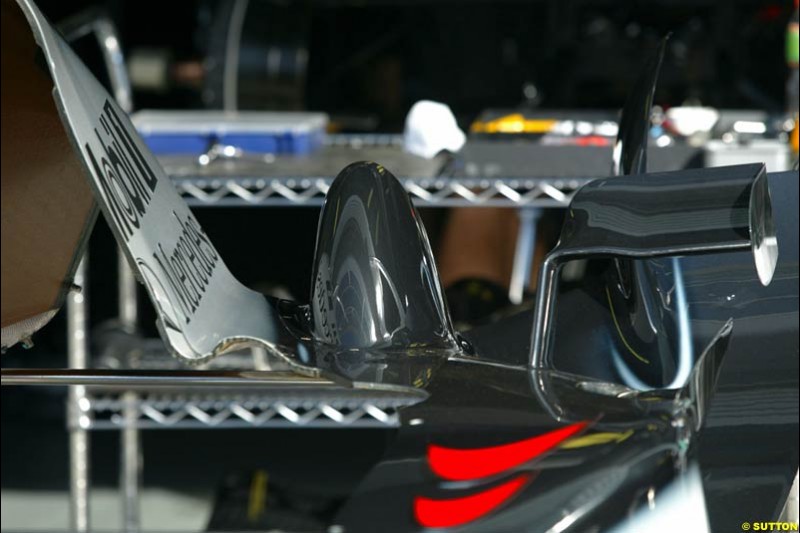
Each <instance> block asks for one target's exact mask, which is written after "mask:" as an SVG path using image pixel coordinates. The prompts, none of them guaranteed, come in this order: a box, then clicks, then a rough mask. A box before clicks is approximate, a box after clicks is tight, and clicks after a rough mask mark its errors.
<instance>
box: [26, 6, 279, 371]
mask: <svg viewBox="0 0 800 533" xmlns="http://www.w3.org/2000/svg"><path fill="white" fill-rule="evenodd" d="M18 3H19V5H20V7H21V9H22V11H23V12H24V14H25V16H26V18H27V19H28V22H29V24H30V26H31V28H32V30H33V33H34V38H35V39H36V42H37V43H38V45H39V46H40V47H41V49H42V51H43V52H44V56H45V59H46V63H47V68H48V69H49V71H50V74H51V77H52V79H53V83H54V89H53V93H54V99H55V101H56V104H57V106H58V108H59V112H60V113H61V115H62V120H63V122H64V126H65V129H66V130H67V133H68V135H69V136H70V137H71V140H72V141H73V143H74V145H75V148H76V151H77V152H79V153H80V155H81V159H82V160H83V162H84V164H85V166H86V170H87V174H88V175H89V176H90V177H91V180H90V181H91V185H92V187H93V189H94V193H95V196H96V198H97V201H98V203H99V204H100V207H101V209H102V212H103V214H104V215H105V218H106V220H107V221H108V224H109V226H110V227H111V229H112V231H113V233H114V235H115V237H116V239H117V241H118V242H119V244H120V246H121V247H122V249H123V250H124V252H125V254H126V256H127V258H128V260H129V262H130V265H131V266H132V267H133V269H134V272H135V273H136V275H137V276H138V278H139V279H140V281H142V282H143V283H144V284H145V286H146V288H147V292H148V294H149V296H150V298H151V299H152V301H153V303H154V305H155V307H156V310H157V313H158V321H157V323H158V328H159V330H160V332H161V335H162V337H163V338H164V340H165V342H166V344H167V345H168V347H169V349H170V350H171V351H172V352H173V353H174V354H175V355H178V356H180V357H182V358H185V359H188V360H193V361H200V360H203V359H206V358H208V357H211V356H214V355H216V354H219V353H222V352H225V351H228V350H231V349H236V348H241V347H243V346H245V345H248V344H253V343H257V344H262V345H267V346H268V347H270V346H273V347H274V344H275V342H276V340H277V338H278V331H276V326H275V324H277V323H278V321H276V320H275V318H276V317H275V316H274V315H275V311H274V309H273V307H272V306H271V304H270V303H269V302H268V301H267V299H266V298H265V297H264V296H262V295H261V294H259V293H256V292H254V291H252V290H250V289H248V288H246V287H245V286H243V285H242V284H241V283H239V282H238V281H237V280H236V279H235V278H234V277H233V275H232V274H231V272H230V271H229V270H228V268H227V267H226V266H225V264H224V262H223V261H222V258H221V257H220V255H219V253H218V252H217V250H216V249H215V248H214V246H213V245H212V243H211V241H210V240H209V239H208V237H207V236H206V234H205V232H204V231H203V229H202V228H201V227H200V224H198V222H197V220H196V219H195V217H194V216H193V215H192V213H191V212H190V211H189V209H188V207H187V206H186V203H185V202H184V201H183V199H182V198H181V197H180V196H179V195H178V193H177V192H176V190H175V188H174V187H173V185H172V183H171V182H170V180H169V178H168V177H167V176H166V175H165V173H164V171H163V170H162V168H161V167H160V165H159V164H158V162H157V161H156V159H155V157H154V156H153V155H152V154H151V153H150V151H149V150H148V149H147V147H146V146H145V145H144V143H143V142H142V141H141V139H140V138H139V136H138V134H137V133H136V131H135V129H134V127H133V125H132V124H131V122H130V120H128V117H127V115H126V114H125V113H124V112H123V111H122V110H121V109H120V107H119V106H118V105H117V104H116V102H115V101H114V99H113V98H112V97H111V96H110V95H109V94H108V93H107V91H106V90H105V89H104V88H103V87H102V86H101V85H100V83H99V82H98V81H97V80H96V79H95V78H94V76H93V75H92V74H91V73H90V72H89V71H88V70H87V68H86V67H85V65H84V64H83V63H82V62H81V60H80V59H79V58H78V57H77V56H76V55H75V54H74V52H73V51H72V50H71V49H70V48H69V46H68V45H67V44H66V43H65V41H64V40H63V39H62V38H61V36H60V35H59V34H58V33H57V32H56V31H55V30H54V29H53V28H52V26H51V25H50V24H49V22H48V21H47V20H46V19H45V17H44V16H43V15H42V13H41V12H40V11H39V9H38V8H37V7H36V5H35V4H34V3H33V2H32V1H30V0H19V2H18Z"/></svg>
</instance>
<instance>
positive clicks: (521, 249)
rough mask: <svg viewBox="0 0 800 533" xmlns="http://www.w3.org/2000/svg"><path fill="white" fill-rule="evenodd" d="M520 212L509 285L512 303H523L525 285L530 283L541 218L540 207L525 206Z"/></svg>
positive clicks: (509, 295)
mask: <svg viewBox="0 0 800 533" xmlns="http://www.w3.org/2000/svg"><path fill="white" fill-rule="evenodd" d="M518 213H519V231H517V245H516V248H515V251H514V266H513V270H512V271H511V283H510V284H509V287H508V299H509V300H511V303H512V304H520V303H522V296H523V294H524V292H525V287H527V286H528V285H530V280H531V268H532V266H533V254H534V251H535V250H536V223H537V222H538V220H539V210H538V209H535V208H523V209H520V210H519V212H518Z"/></svg>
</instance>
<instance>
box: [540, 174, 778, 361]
mask: <svg viewBox="0 0 800 533" xmlns="http://www.w3.org/2000/svg"><path fill="white" fill-rule="evenodd" d="M766 178H767V175H766V171H765V168H764V165H763V164H752V165H740V166H733V167H719V168H707V169H697V170H679V171H674V172H662V173H653V174H649V175H648V179H644V180H643V179H641V176H619V177H612V178H605V179H598V180H595V181H592V182H590V183H588V184H587V185H585V186H584V187H582V188H581V189H580V190H579V191H578V192H577V193H576V194H575V196H574V197H573V199H572V202H571V203H570V207H569V210H568V212H567V217H566V220H565V222H564V226H563V228H562V231H561V237H560V239H559V242H558V244H557V245H556V247H555V248H554V249H553V250H552V251H551V252H550V254H549V255H548V256H547V258H546V259H545V261H544V262H543V264H542V267H541V271H540V277H539V279H540V280H541V282H540V285H539V286H540V289H539V291H538V293H537V295H536V313H535V319H534V320H535V323H534V327H533V338H532V343H531V356H530V364H531V366H533V367H534V368H551V367H552V354H551V353H550V352H551V350H550V346H549V345H550V339H551V338H552V336H553V332H552V331H551V330H552V323H553V321H554V314H555V303H556V302H555V300H556V292H557V288H558V275H559V271H560V269H561V267H562V266H563V264H564V263H566V262H568V261H570V260H573V259H584V258H587V257H622V258H632V259H643V258H648V257H666V256H681V255H692V254H706V253H719V252H727V251H737V250H748V249H749V250H752V253H753V258H754V261H755V267H756V271H757V272H758V277H759V279H760V280H761V283H762V284H764V285H768V284H769V283H770V281H771V280H772V276H773V274H774V272H775V267H776V264H777V260H778V242H777V237H776V234H775V226H774V222H773V219H772V203H771V200H770V194H769V187H768V184H767V179H766Z"/></svg>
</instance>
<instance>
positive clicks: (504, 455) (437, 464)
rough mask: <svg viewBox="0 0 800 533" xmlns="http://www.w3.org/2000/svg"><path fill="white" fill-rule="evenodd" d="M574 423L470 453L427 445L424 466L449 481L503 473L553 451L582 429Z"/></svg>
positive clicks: (583, 425) (578, 424)
mask: <svg viewBox="0 0 800 533" xmlns="http://www.w3.org/2000/svg"><path fill="white" fill-rule="evenodd" d="M587 424H588V422H578V423H576V424H571V425H569V426H566V427H563V428H560V429H556V430H553V431H550V432H547V433H545V434H543V435H538V436H536V437H531V438H530V439H525V440H521V441H518V442H512V443H510V444H502V445H500V446H492V447H489V448H477V449H472V450H458V449H453V448H445V447H443V446H436V445H434V444H431V445H430V446H428V464H429V465H430V467H431V470H433V472H434V473H436V474H437V475H438V476H440V477H442V478H444V479H449V480H453V481H464V480H468V479H478V478H482V477H487V476H492V475H495V474H499V473H501V472H505V471H506V470H509V469H511V468H514V467H515V466H519V465H521V464H523V463H526V462H528V461H530V460H531V459H533V458H535V457H537V456H539V455H541V454H543V453H545V452H547V451H549V450H551V449H553V448H555V447H556V446H558V445H559V444H561V443H562V442H563V441H565V440H566V439H568V438H570V437H571V436H573V435H575V434H576V433H578V432H579V431H581V430H582V429H583V428H585V427H586V425H587Z"/></svg>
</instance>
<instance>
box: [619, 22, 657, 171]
mask: <svg viewBox="0 0 800 533" xmlns="http://www.w3.org/2000/svg"><path fill="white" fill-rule="evenodd" d="M667 41H669V35H667V36H665V37H664V38H663V39H662V40H661V44H660V46H659V47H658V51H657V52H656V54H655V56H653V57H652V58H651V59H650V61H649V62H648V63H647V65H646V66H645V69H644V71H643V72H642V73H641V75H640V76H639V77H638V78H637V80H636V85H634V88H633V91H632V92H631V94H630V95H629V96H628V99H627V100H626V101H625V106H624V107H623V108H622V115H621V116H620V121H619V131H618V133H617V141H616V143H615V144H614V154H613V168H612V174H613V175H614V176H622V175H626V176H627V175H630V174H644V173H645V172H647V139H648V136H649V133H650V114H651V113H652V110H653V97H654V96H655V93H656V84H657V83H658V75H659V73H660V72H661V64H662V63H663V62H664V53H665V52H666V49H667Z"/></svg>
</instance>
